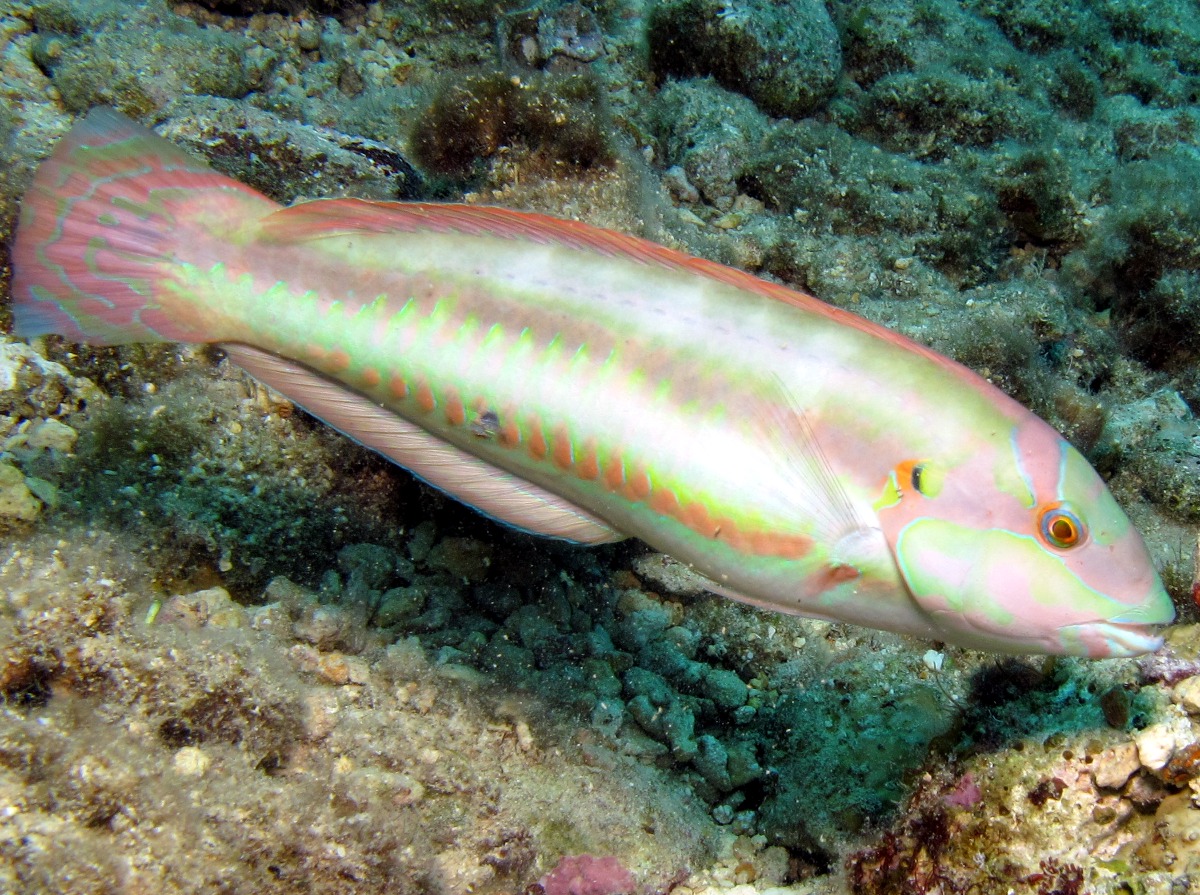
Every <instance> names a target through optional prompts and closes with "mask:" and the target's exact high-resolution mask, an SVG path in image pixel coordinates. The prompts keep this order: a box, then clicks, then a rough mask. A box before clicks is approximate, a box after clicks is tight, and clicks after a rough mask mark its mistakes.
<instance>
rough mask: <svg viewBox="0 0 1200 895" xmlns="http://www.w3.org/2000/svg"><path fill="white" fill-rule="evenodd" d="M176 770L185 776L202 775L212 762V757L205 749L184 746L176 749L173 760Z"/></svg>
mask: <svg viewBox="0 0 1200 895" xmlns="http://www.w3.org/2000/svg"><path fill="white" fill-rule="evenodd" d="M171 764H172V765H173V766H174V768H175V772H176V773H177V774H180V775H181V776H184V777H202V776H204V772H205V771H207V770H208V766H209V765H210V764H212V759H211V758H209V757H208V756H207V755H205V754H204V750H202V749H200V748H198V747H196V746H184V747H182V748H180V749H177V750H175V759H174V761H172V762H171Z"/></svg>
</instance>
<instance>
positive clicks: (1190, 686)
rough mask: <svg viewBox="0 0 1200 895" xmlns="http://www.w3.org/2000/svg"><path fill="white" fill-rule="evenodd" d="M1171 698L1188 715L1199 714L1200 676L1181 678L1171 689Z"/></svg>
mask: <svg viewBox="0 0 1200 895" xmlns="http://www.w3.org/2000/svg"><path fill="white" fill-rule="evenodd" d="M1171 700H1172V701H1173V702H1175V703H1176V704H1177V705H1179V706H1181V707H1182V708H1183V710H1184V711H1185V712H1187V713H1188V714H1189V715H1200V677H1189V678H1184V679H1183V680H1181V681H1180V682H1179V683H1178V684H1176V685H1175V689H1174V690H1172V691H1171Z"/></svg>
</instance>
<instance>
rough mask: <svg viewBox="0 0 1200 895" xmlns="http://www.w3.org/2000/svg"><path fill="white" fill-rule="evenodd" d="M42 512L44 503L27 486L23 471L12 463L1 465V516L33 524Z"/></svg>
mask: <svg viewBox="0 0 1200 895" xmlns="http://www.w3.org/2000/svg"><path fill="white" fill-rule="evenodd" d="M41 512H42V502H41V501H40V500H38V499H37V498H36V497H34V496H33V492H32V491H30V490H29V486H28V485H26V484H25V476H24V475H23V474H22V473H21V470H19V469H17V467H15V466H13V465H12V464H11V463H0V516H3V517H5V518H8V519H16V520H19V521H21V522H32V521H33V520H34V519H36V518H37V517H38V515H39V514H40V513H41Z"/></svg>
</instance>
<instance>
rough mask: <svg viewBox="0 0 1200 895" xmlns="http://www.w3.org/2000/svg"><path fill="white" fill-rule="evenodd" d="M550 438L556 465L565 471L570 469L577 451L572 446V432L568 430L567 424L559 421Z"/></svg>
mask: <svg viewBox="0 0 1200 895" xmlns="http://www.w3.org/2000/svg"><path fill="white" fill-rule="evenodd" d="M550 440H551V442H552V445H551V449H552V451H553V453H552V454H551V459H553V460H554V465H555V466H557V467H558V468H559V469H561V470H563V471H567V470H569V469H570V468H571V466H572V464H573V463H574V462H575V451H574V449H573V448H572V446H571V433H570V432H569V431H567V427H566V425H565V424H563V423H559V424H558V425H557V426H555V427H554V431H553V432H552V433H551V436H550Z"/></svg>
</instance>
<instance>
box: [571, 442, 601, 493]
mask: <svg viewBox="0 0 1200 895" xmlns="http://www.w3.org/2000/svg"><path fill="white" fill-rule="evenodd" d="M579 454H580V455H579V456H578V457H577V458H576V459H575V474H576V475H577V476H579V477H580V478H581V479H583V480H584V481H587V482H594V481H595V480H596V479H598V478H600V461H599V459H597V457H596V439H594V438H588V439H586V440H584V442H583V447H582V448H580V451H579Z"/></svg>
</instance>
